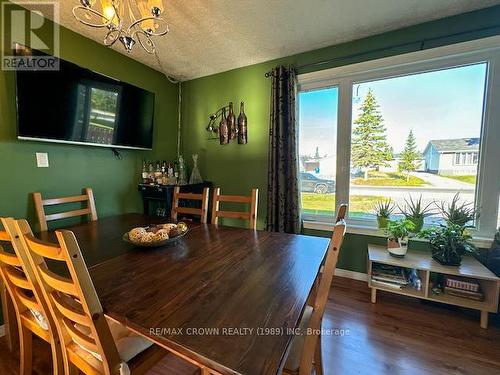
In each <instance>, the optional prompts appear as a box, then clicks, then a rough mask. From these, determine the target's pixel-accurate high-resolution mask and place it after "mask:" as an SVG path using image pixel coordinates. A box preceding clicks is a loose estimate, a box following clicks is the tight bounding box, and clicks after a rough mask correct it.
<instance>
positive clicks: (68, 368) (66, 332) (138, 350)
mask: <svg viewBox="0 0 500 375" xmlns="http://www.w3.org/2000/svg"><path fill="white" fill-rule="evenodd" d="M16 230H17V232H18V233H19V234H20V237H21V242H22V243H23V246H24V247H25V249H26V252H27V254H28V257H29V260H30V262H31V264H32V266H33V270H34V273H35V276H36V279H37V281H38V283H39V284H40V286H41V289H42V292H43V295H44V297H45V298H46V300H47V302H48V306H49V310H50V313H51V314H52V317H53V319H54V322H55V325H56V327H57V331H58V333H59V337H60V339H61V348H62V354H63V360H64V367H65V374H67V375H76V374H78V371H80V372H82V373H84V374H87V375H98V374H99V375H101V374H102V375H111V374H113V375H118V374H120V375H126V374H128V373H131V374H134V375H136V374H143V373H145V372H146V371H147V370H148V369H149V368H150V367H151V366H152V365H153V364H155V363H156V362H157V361H158V360H159V359H161V358H162V357H163V356H165V354H166V352H165V351H164V350H163V349H161V348H160V347H158V346H153V345H152V343H151V342H150V341H149V340H147V339H145V338H143V337H141V336H139V335H136V334H134V333H132V332H131V331H129V330H128V329H127V328H126V327H125V326H123V325H121V324H119V323H117V322H115V321H112V320H111V319H108V318H106V317H105V315H104V313H103V309H102V306H101V303H100V301H99V298H98V296H97V293H96V291H95V288H94V285H93V284H92V280H91V278H90V275H89V272H88V270H87V267H86V265H85V261H84V259H83V257H82V253H81V251H80V248H79V246H78V243H77V240H76V238H75V235H74V234H73V232H70V231H67V230H62V231H56V232H55V234H56V237H57V240H58V243H57V244H53V243H47V242H43V241H41V240H38V239H36V238H35V237H34V236H33V235H32V234H31V231H30V229H29V225H28V223H27V222H26V221H25V220H18V221H17V222H16ZM47 260H49V261H50V262H55V263H59V265H60V266H63V267H65V268H66V272H67V273H68V274H69V277H67V276H62V275H61V274H60V273H55V272H53V271H52V270H51V269H50V268H49V267H48V266H47V262H46V261H47Z"/></svg>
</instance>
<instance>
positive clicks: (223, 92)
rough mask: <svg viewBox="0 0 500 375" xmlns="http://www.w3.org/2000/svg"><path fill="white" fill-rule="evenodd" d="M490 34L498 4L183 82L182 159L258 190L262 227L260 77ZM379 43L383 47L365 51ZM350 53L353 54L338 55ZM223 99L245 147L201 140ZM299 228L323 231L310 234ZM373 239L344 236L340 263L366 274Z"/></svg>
mask: <svg viewBox="0 0 500 375" xmlns="http://www.w3.org/2000/svg"><path fill="white" fill-rule="evenodd" d="M479 29H481V30H479ZM474 30H476V31H474ZM477 30H479V31H477ZM458 34H459V35H458ZM496 34H500V6H497V7H492V8H489V9H485V10H481V11H476V12H472V13H467V14H463V15H459V16H455V17H450V18H446V19H442V20H438V21H433V22H428V23H425V24H421V25H417V26H413V27H409V28H405V29H401V30H397V31H393V32H388V33H385V34H381V35H377V36H374V37H370V38H366V39H362V40H357V41H354V42H349V43H344V44H341V45H337V46H332V47H328V48H323V49H320V50H316V51H312V52H307V53H302V54H298V55H295V56H290V57H287V58H283V59H279V60H275V61H270V62H266V63H262V64H258V65H252V66H249V67H245V68H240V69H235V70H231V71H228V72H224V73H220V74H216V75H212V76H209V77H203V78H199V79H195V80H191V81H188V82H185V83H183V85H182V94H183V95H182V117H183V130H182V138H181V139H182V152H183V154H185V155H186V156H187V157H189V156H190V155H191V154H193V153H198V154H199V155H200V159H199V163H200V171H201V174H202V176H203V177H204V178H206V179H209V180H211V181H213V182H214V184H215V185H216V186H220V187H221V189H222V191H223V192H226V193H228V194H247V193H249V192H250V189H251V188H252V187H258V188H259V191H260V200H259V212H258V218H259V220H258V226H259V228H263V226H264V223H265V217H266V186H267V152H268V129H269V98H270V82H269V79H267V78H265V77H264V74H265V73H266V72H267V71H269V70H270V69H271V68H272V67H274V66H276V65H277V64H294V65H296V66H300V65H303V64H309V63H313V62H320V61H324V60H327V59H332V58H335V59H337V60H336V61H335V62H333V63H329V64H324V65H321V69H326V68H330V67H334V66H341V65H346V64H351V63H355V62H360V61H366V60H371V59H376V58H381V57H385V56H389V55H395V54H400V53H405V52H410V51H416V50H418V49H420V48H422V47H423V48H431V47H436V46H440V45H446V44H450V43H455V42H460V41H466V40H470V39H475V38H480V37H486V36H491V35H496ZM450 35H451V36H450ZM436 38H437V40H436ZM430 39H432V40H430ZM426 40H427V41H426ZM423 41H425V42H423ZM403 44H404V46H403ZM382 48H389V50H385V51H378V52H370V51H374V50H380V49H382ZM353 54H356V55H357V57H354V58H352V57H351V58H343V56H347V55H353ZM318 69H320V68H318V67H309V68H307V69H300V70H299V73H306V72H309V71H312V70H318ZM229 101H233V102H234V103H235V104H236V105H238V103H239V102H240V101H244V102H245V112H246V114H247V116H248V121H249V125H248V140H249V143H248V144H247V145H238V144H237V143H231V144H229V145H225V146H221V145H219V143H218V141H217V140H209V139H208V132H207V131H205V127H206V125H207V122H208V116H209V115H210V114H211V113H212V112H213V111H215V110H216V109H217V108H220V107H221V106H223V105H224V104H226V103H227V102H229ZM237 113H239V111H237ZM305 233H306V234H313V235H322V236H329V235H330V234H329V233H325V232H315V231H306V232H305ZM373 241H380V239H377V238H373V237H369V236H360V235H348V236H347V238H346V240H345V242H344V244H345V245H344V249H343V254H342V255H341V259H340V264H339V266H340V267H341V268H345V269H349V270H353V271H358V272H366V245H367V243H368V242H373Z"/></svg>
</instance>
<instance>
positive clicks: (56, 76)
mask: <svg viewBox="0 0 500 375" xmlns="http://www.w3.org/2000/svg"><path fill="white" fill-rule="evenodd" d="M30 53H31V54H32V55H33V54H34V55H43V54H42V53H41V52H37V51H34V50H30ZM16 89H17V90H16V93H17V135H18V138H19V139H28V140H40V141H49V142H63V143H75V144H85V145H87V144H88V145H94V146H106V147H116V148H138V149H151V148H152V144H153V115H154V102H155V95H154V94H153V93H152V92H149V91H146V90H143V89H141V88H139V87H136V86H133V85H130V84H128V83H125V82H121V81H118V80H115V79H113V78H109V77H107V76H104V75H101V74H98V73H96V72H93V71H91V70H89V69H85V68H82V67H80V66H78V65H75V64H73V63H70V62H68V61H64V60H62V59H60V60H59V70H55V71H54V70H50V71H49V70H36V71H26V70H17V71H16Z"/></svg>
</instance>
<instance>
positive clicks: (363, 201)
mask: <svg viewBox="0 0 500 375" xmlns="http://www.w3.org/2000/svg"><path fill="white" fill-rule="evenodd" d="M383 199H384V197H382V196H375V195H374V196H365V195H351V197H350V201H349V214H350V215H358V214H366V213H370V212H371V211H372V210H373V207H374V206H375V204H376V203H377V202H378V201H380V200H383ZM334 209H335V194H316V193H302V211H303V212H305V213H309V214H332V213H333V211H334Z"/></svg>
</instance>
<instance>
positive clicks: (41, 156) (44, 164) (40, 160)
mask: <svg viewBox="0 0 500 375" xmlns="http://www.w3.org/2000/svg"><path fill="white" fill-rule="evenodd" d="M36 166H37V167H38V168H48V167H49V154H47V153H46V152H37V153H36Z"/></svg>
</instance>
